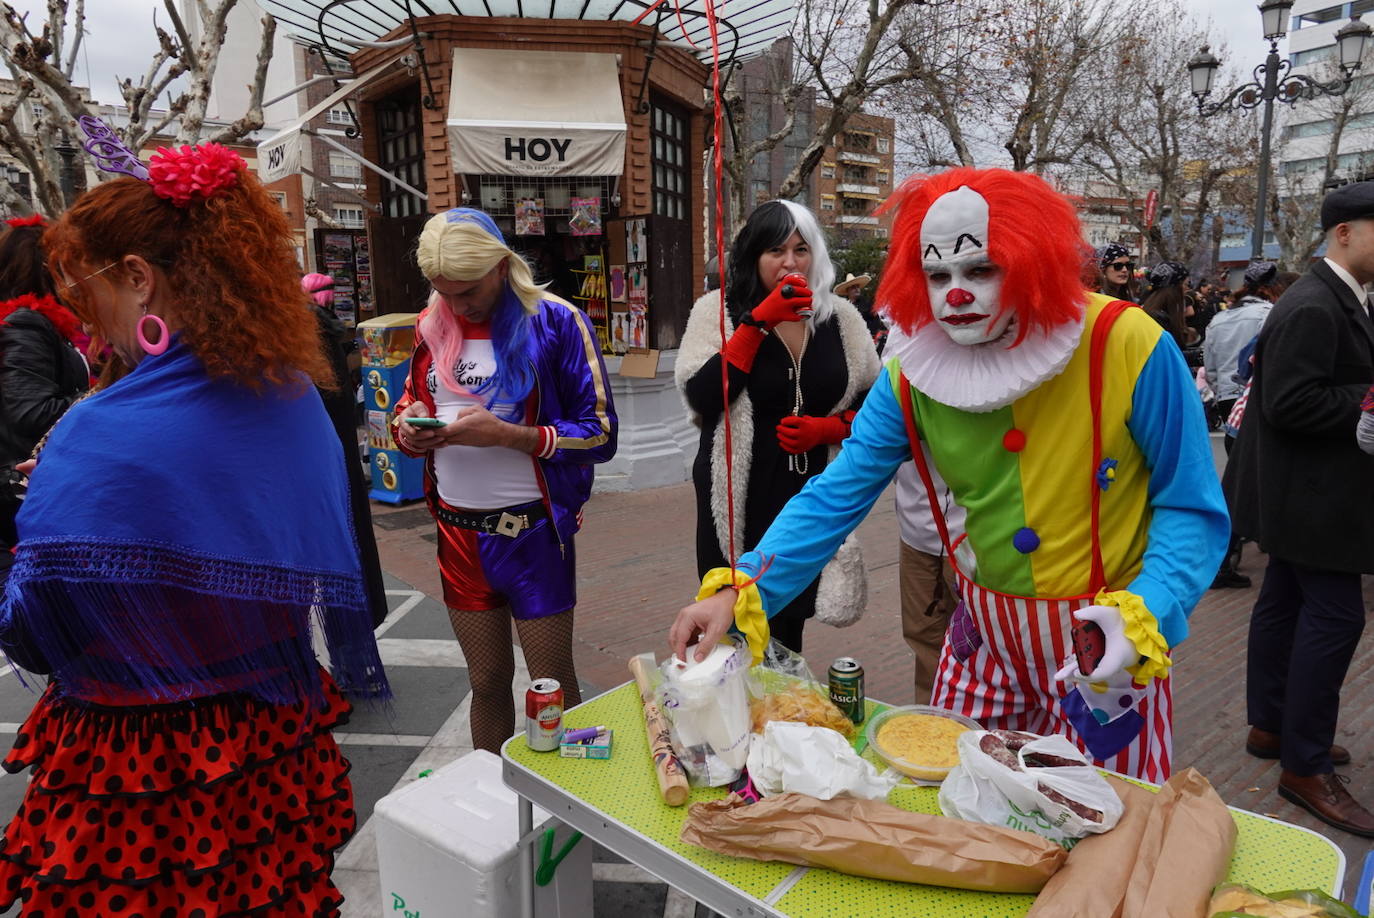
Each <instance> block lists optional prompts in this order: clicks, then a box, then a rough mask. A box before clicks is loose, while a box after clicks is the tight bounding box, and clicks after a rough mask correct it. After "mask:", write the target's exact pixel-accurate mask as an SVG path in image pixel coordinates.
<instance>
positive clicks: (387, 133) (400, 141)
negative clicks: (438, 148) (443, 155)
mask: <svg viewBox="0 0 1374 918" xmlns="http://www.w3.org/2000/svg"><path fill="white" fill-rule="evenodd" d="M377 154H378V155H377V165H379V166H381V167H382V169H384V170H385V171H387V172H390V173H391V174H392V175H394V176H396V177H397V178H398V179H400V180H401V181H403V182H405V183H406V184H408V185H410V186H411V187H413V188H418V189H419V190H421V191H424V190H425V151H424V143H423V135H422V128H421V123H420V87H419V85H418V84H416V85H414V86H411V87H409V88H408V89H405V90H403V91H401V92H399V93H397V94H396V95H394V96H391V97H389V98H387V99H383V100H382V101H380V102H378V103H377ZM379 184H380V186H381V191H382V201H381V203H382V215H383V216H387V217H413V216H418V215H420V214H423V213H424V212H425V202H424V201H422V200H420V199H419V198H417V197H416V196H415V195H413V194H411V193H410V192H409V191H406V190H405V189H404V188H400V187H398V186H396V185H395V184H393V183H391V182H388V181H387V180H385V179H382V180H381V181H380V183H379Z"/></svg>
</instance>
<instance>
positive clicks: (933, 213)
mask: <svg viewBox="0 0 1374 918" xmlns="http://www.w3.org/2000/svg"><path fill="white" fill-rule="evenodd" d="M921 253H922V254H921V268H922V270H923V271H925V275H926V290H927V292H928V293H929V295H930V308H931V311H932V312H933V313H934V314H935V321H936V324H938V325H939V326H940V327H941V328H942V329H944V331H945V334H947V335H949V337H950V340H951V341H953V342H954V343H955V344H962V345H964V346H966V347H967V346H973V345H978V344H988V343H989V342H992V341H996V340H998V339H999V338H1001V337H1002V336H1003V335H1004V334H1005V333H1006V331H1007V327H1008V326H1009V325H1010V324H1011V320H1012V313H1011V312H1010V311H1008V312H1007V313H1006V315H1001V316H999V315H998V310H999V309H1000V308H1001V300H1002V280H1003V274H1002V269H1001V268H1000V267H998V266H997V265H996V264H994V263H993V262H992V260H991V259H990V258H989V257H988V202H987V200H986V199H984V197H983V196H982V195H981V194H979V193H978V192H976V191H974V190H973V189H971V188H969V187H968V186H967V185H965V186H964V187H962V188H959V189H957V190H955V191H951V192H948V193H946V194H943V195H941V196H940V197H939V198H937V199H936V200H935V203H934V204H932V205H931V206H930V210H929V211H928V212H927V213H926V218H925V220H924V221H923V222H922V224H921Z"/></svg>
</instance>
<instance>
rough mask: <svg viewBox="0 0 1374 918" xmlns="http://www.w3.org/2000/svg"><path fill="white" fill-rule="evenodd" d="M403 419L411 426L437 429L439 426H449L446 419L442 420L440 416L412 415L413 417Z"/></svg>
mask: <svg viewBox="0 0 1374 918" xmlns="http://www.w3.org/2000/svg"><path fill="white" fill-rule="evenodd" d="M401 420H402V421H405V422H406V423H407V424H409V425H410V426H411V427H424V428H428V429H436V428H439V427H447V426H448V423H447V422H446V421H441V420H439V419H438V418H426V417H412V418H401Z"/></svg>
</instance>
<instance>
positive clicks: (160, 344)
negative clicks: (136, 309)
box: [136, 306, 171, 357]
mask: <svg viewBox="0 0 1374 918" xmlns="http://www.w3.org/2000/svg"><path fill="white" fill-rule="evenodd" d="M143 308H144V309H145V310H146V309H147V308H148V307H146V306H145V307H143ZM149 320H151V321H152V323H153V325H154V326H155V327H156V328H157V330H158V333H159V337H158V339H157V343H156V344H154V343H153V342H151V341H149V340H148V336H147V335H145V334H144V333H143V323H144V322H147V321H149ZM136 336H137V338H138V346H139V347H141V348H143V350H144V351H145V352H146V353H148V354H150V355H151V356H153V357H156V356H157V355H158V354H161V353H163V352H164V351H166V350H167V345H168V344H169V343H170V342H171V333H169V332H168V331H167V323H166V322H164V321H162V317H161V316H155V315H153V314H152V313H150V312H144V313H143V315H142V316H140V317H139V320H138V327H137V331H136Z"/></svg>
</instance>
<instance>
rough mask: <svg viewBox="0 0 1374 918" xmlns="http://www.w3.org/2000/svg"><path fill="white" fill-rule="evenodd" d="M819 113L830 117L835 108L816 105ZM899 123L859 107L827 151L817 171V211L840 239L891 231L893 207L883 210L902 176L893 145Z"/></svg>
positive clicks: (815, 196)
mask: <svg viewBox="0 0 1374 918" xmlns="http://www.w3.org/2000/svg"><path fill="white" fill-rule="evenodd" d="M816 117H817V118H818V119H824V118H829V117H830V109H828V108H826V107H824V106H819V105H818V106H817V107H816ZM895 146H896V126H895V122H893V120H892V119H891V118H884V117H882V116H881V115H870V114H868V113H867V112H859V113H857V114H855V115H854V116H853V117H851V118H850V119H849V121H848V123H846V124H845V126H844V129H843V130H842V131H841V132H840V133H839V134H837V135H836V136H835V138H834V140H833V142H832V143H831V144H830V146H828V147H826V148H825V152H824V153H823V154H822V155H821V163H820V165H819V166H818V167H817V168H816V171H815V172H814V173H812V179H811V184H812V187H813V188H814V197H813V200H815V202H816V204H815V209H816V215H817V216H818V217H819V218H820V221H821V225H823V226H825V227H826V228H828V229H830V230H831V231H832V232H833V234H834V236H835V238H836V240H837V241H838V242H840V243H843V242H844V241H845V240H846V239H850V238H855V237H864V236H878V237H884V238H885V237H886V236H887V235H888V234H889V233H890V232H891V231H892V213H891V212H887V213H883V214H877V213H875V211H876V210H877V209H878V206H879V205H880V204H881V203H882V202H883V201H884V200H886V199H887V196H888V195H890V194H892V189H893V182H894V181H895V180H896V168H895V160H894V158H893V151H894V148H895Z"/></svg>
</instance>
